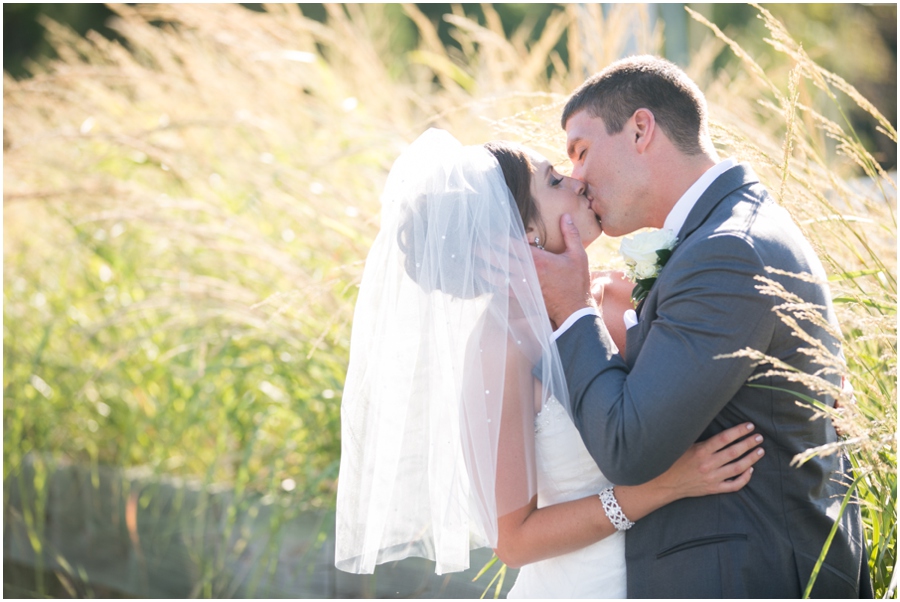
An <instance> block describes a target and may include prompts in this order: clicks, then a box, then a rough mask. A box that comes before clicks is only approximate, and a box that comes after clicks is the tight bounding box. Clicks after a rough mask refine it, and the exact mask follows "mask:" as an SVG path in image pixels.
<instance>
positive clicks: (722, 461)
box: [654, 422, 765, 501]
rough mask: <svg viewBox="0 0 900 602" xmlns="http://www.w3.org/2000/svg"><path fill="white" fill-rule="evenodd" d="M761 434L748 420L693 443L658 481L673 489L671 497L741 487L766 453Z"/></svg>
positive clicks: (731, 489)
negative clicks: (755, 430) (755, 432)
mask: <svg viewBox="0 0 900 602" xmlns="http://www.w3.org/2000/svg"><path fill="white" fill-rule="evenodd" d="M762 440H763V438H762V435H755V434H753V425H752V424H750V423H749V422H746V423H744V424H740V425H738V426H735V427H732V428H730V429H728V430H725V431H722V432H721V433H719V434H718V435H715V436H714V437H711V438H710V439H707V440H706V441H703V442H701V443H695V444H693V445H692V446H691V447H690V448H689V449H688V450H687V451H686V452H685V453H684V455H682V456H681V457H680V458H679V459H678V460H677V461H676V462H675V464H673V465H672V467H671V468H669V470H667V471H666V472H664V473H663V474H661V475H660V476H658V477H657V478H656V479H654V480H655V481H658V483H657V485H658V486H660V487H661V488H664V489H666V490H668V491H669V492H670V493H671V499H672V501H674V500H678V499H681V498H685V497H699V496H701V495H710V494H715V493H729V492H732V491H737V490H738V489H741V488H742V487H743V486H744V485H746V484H747V483H748V482H749V481H750V475H751V474H752V472H753V465H754V464H756V462H757V461H758V460H759V459H760V458H762V457H763V455H764V454H765V452H764V451H763V449H762V448H761V447H758V446H759V445H760V443H762ZM754 448H755V449H754Z"/></svg>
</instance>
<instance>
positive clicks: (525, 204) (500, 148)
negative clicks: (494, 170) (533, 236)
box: [484, 140, 546, 238]
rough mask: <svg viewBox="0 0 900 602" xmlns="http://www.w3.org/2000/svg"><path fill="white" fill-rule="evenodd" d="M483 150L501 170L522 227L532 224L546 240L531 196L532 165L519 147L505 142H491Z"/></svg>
mask: <svg viewBox="0 0 900 602" xmlns="http://www.w3.org/2000/svg"><path fill="white" fill-rule="evenodd" d="M484 148H486V149H487V150H488V152H489V153H491V154H492V155H494V158H495V159H497V163H499V164H500V169H501V170H503V178H504V179H505V180H506V185H507V186H508V187H509V191H510V192H511V193H512V195H513V199H515V201H516V208H517V209H518V210H519V215H520V216H522V225H523V226H525V230H526V231H527V230H528V225H529V224H533V225H534V227H535V228H537V230H538V235H539V236H540V237H541V238H546V233H545V231H544V222H543V221H542V220H541V212H540V210H539V209H538V206H537V201H535V200H534V197H533V196H532V195H531V178H532V176H533V175H534V165H533V164H532V163H531V159H530V158H529V157H528V153H526V152H525V151H524V150H523V149H522V147H521V146H519V145H518V144H515V143H513V142H506V141H505V140H493V141H491V142H487V143H485V145H484Z"/></svg>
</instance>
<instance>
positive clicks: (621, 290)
mask: <svg viewBox="0 0 900 602" xmlns="http://www.w3.org/2000/svg"><path fill="white" fill-rule="evenodd" d="M633 288H634V283H633V282H632V281H631V280H629V279H628V278H626V277H625V272H623V271H621V270H601V271H596V272H591V294H592V295H593V296H594V301H596V302H597V304H598V305H600V304H601V303H602V302H603V298H604V297H607V300H609V297H613V298H614V299H615V300H617V301H618V300H620V299H622V300H630V299H631V290H632V289H633Z"/></svg>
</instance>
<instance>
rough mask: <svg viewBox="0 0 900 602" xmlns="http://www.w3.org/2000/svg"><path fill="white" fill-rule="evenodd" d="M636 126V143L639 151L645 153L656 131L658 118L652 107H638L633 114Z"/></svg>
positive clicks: (634, 131) (633, 121)
mask: <svg viewBox="0 0 900 602" xmlns="http://www.w3.org/2000/svg"><path fill="white" fill-rule="evenodd" d="M631 121H632V126H633V128H634V130H633V133H634V145H635V150H636V151H637V152H638V153H643V152H644V151H645V150H646V149H647V146H648V145H649V144H650V141H651V140H653V136H654V134H655V133H656V118H655V117H654V116H653V113H652V112H651V111H650V109H638V110H637V111H635V112H634V115H632V116H631Z"/></svg>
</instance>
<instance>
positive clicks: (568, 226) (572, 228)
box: [559, 213, 584, 255]
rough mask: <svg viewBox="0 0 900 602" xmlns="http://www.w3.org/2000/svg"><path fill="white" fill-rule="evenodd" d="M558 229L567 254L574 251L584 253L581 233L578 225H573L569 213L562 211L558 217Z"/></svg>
mask: <svg viewBox="0 0 900 602" xmlns="http://www.w3.org/2000/svg"><path fill="white" fill-rule="evenodd" d="M559 229H560V231H561V232H562V235H563V240H564V241H565V243H566V254H567V255H568V254H571V253H575V252H577V253H578V254H582V253H584V247H583V246H582V244H581V234H580V233H579V232H578V227H577V226H576V225H575V222H573V221H572V216H571V215H569V214H568V213H564V214H563V215H562V217H560V218H559Z"/></svg>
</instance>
